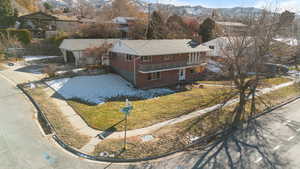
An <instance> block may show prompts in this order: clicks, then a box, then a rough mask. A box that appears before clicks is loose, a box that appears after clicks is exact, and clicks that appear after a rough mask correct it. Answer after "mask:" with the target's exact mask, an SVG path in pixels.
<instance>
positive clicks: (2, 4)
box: [0, 0, 16, 27]
mask: <svg viewBox="0 0 300 169" xmlns="http://www.w3.org/2000/svg"><path fill="white" fill-rule="evenodd" d="M15 19H16V18H15V15H14V9H13V8H12V6H11V3H10V0H1V1H0V27H9V26H11V25H13V24H14V22H15Z"/></svg>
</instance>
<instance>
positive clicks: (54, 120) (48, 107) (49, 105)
mask: <svg viewBox="0 0 300 169" xmlns="http://www.w3.org/2000/svg"><path fill="white" fill-rule="evenodd" d="M28 92H29V94H30V95H31V96H32V97H33V99H34V100H35V101H36V102H37V103H38V104H39V106H40V108H41V109H42V111H43V112H44V113H45V115H46V116H47V118H48V119H49V120H50V122H51V124H52V125H53V126H54V128H55V131H56V134H57V135H58V136H59V137H60V138H61V139H62V140H63V141H64V142H65V143H66V144H68V145H71V146H73V147H75V148H78V149H80V148H81V147H83V146H84V145H85V144H86V143H88V141H89V139H90V138H89V137H88V136H85V135H82V134H80V133H78V132H77V131H75V129H74V128H73V126H72V125H71V123H70V122H69V121H68V119H67V118H66V117H65V116H64V115H63V113H62V112H61V111H60V110H59V108H58V107H57V105H56V104H55V103H53V102H52V101H51V99H50V98H48V97H47V95H46V94H45V93H44V91H43V88H41V87H39V88H35V89H33V90H28Z"/></svg>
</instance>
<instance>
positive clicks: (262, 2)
mask: <svg viewBox="0 0 300 169" xmlns="http://www.w3.org/2000/svg"><path fill="white" fill-rule="evenodd" d="M151 1H152V2H159V3H165V4H174V5H177V6H178V5H179V6H180V5H191V6H194V5H201V6H204V7H209V8H231V7H236V6H242V7H257V8H264V7H266V6H268V8H269V6H271V7H272V8H276V9H280V10H281V11H284V10H290V11H293V12H297V13H300V0H151Z"/></svg>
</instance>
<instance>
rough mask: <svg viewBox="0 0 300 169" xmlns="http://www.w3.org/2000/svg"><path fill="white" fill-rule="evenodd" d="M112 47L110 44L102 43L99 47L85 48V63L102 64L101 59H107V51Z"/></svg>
mask: <svg viewBox="0 0 300 169" xmlns="http://www.w3.org/2000/svg"><path fill="white" fill-rule="evenodd" d="M111 48H112V44H109V43H104V44H103V45H102V46H100V47H94V48H89V49H86V51H85V52H84V55H85V56H86V64H88V65H93V64H100V65H102V64H104V63H103V61H104V60H107V59H108V52H109V50H110V49H111Z"/></svg>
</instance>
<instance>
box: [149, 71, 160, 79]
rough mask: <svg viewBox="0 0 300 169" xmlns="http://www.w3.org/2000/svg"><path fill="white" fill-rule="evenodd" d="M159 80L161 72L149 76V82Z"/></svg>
mask: <svg viewBox="0 0 300 169" xmlns="http://www.w3.org/2000/svg"><path fill="white" fill-rule="evenodd" d="M158 79H160V72H155V73H149V74H148V80H158Z"/></svg>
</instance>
